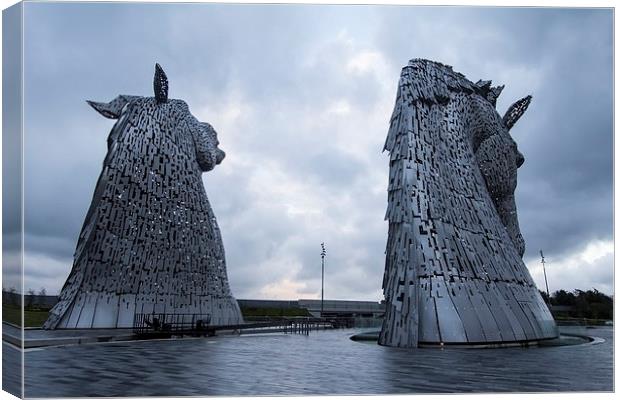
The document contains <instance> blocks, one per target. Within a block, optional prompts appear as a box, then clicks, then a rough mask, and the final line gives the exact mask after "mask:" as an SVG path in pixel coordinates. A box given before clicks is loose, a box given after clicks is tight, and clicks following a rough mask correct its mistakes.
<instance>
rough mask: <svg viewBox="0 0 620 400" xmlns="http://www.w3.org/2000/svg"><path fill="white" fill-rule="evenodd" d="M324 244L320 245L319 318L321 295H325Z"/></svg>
mask: <svg viewBox="0 0 620 400" xmlns="http://www.w3.org/2000/svg"><path fill="white" fill-rule="evenodd" d="M326 254H327V252H326V251H325V243H321V318H323V295H324V293H325V255H326Z"/></svg>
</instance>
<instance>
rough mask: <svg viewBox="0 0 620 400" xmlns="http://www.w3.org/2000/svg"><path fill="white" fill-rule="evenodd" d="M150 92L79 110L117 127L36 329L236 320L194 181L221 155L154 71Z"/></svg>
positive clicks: (218, 242)
mask: <svg viewBox="0 0 620 400" xmlns="http://www.w3.org/2000/svg"><path fill="white" fill-rule="evenodd" d="M153 88H154V96H153V97H141V96H127V95H120V96H118V97H116V98H115V99H114V100H112V101H110V102H108V103H100V102H94V101H88V104H90V105H91V106H92V107H93V108H94V109H95V110H97V111H98V112H99V113H100V114H101V115H103V116H104V117H106V118H110V119H114V120H116V123H115V124H114V126H113V127H112V130H111V132H110V135H109V136H108V143H107V144H108V151H107V155H106V157H105V159H104V162H103V169H102V172H101V175H100V177H99V181H98V182H97V185H96V188H95V193H94V195H93V199H92V202H91V205H90V208H89V210H88V212H87V214H86V218H85V221H84V225H83V227H82V231H81V233H80V236H79V239H78V243H77V247H76V252H75V255H74V263H73V268H72V270H71V273H70V275H69V277H68V279H67V281H66V283H65V285H64V287H63V289H62V291H61V294H60V297H59V302H58V303H57V304H56V306H55V307H54V308H53V309H52V310H51V312H50V317H49V319H48V320H47V321H46V323H45V325H44V327H45V328H57V327H62V328H76V327H77V328H82V327H84V328H97V327H131V326H132V325H133V323H134V321H135V320H136V318H137V316H140V318H142V317H144V316H149V315H153V314H160V315H163V316H164V317H165V318H168V317H170V318H176V319H175V321H176V320H178V318H181V316H183V317H182V318H185V317H188V316H189V318H190V319H191V318H194V319H196V318H199V319H200V320H202V321H203V322H205V321H206V320H209V321H210V323H211V324H237V323H240V322H241V321H242V318H241V313H240V311H239V307H238V305H237V302H236V300H235V299H234V298H233V297H232V294H231V292H230V288H229V284H228V278H227V273H226V262H225V257H224V247H223V244H222V239H221V236H220V232H219V228H218V226H217V222H216V219H215V216H214V214H213V211H212V209H211V206H210V204H209V200H208V198H207V195H206V192H205V188H204V185H203V183H202V178H201V175H202V173H203V172H204V171H210V170H212V169H213V168H214V167H215V166H216V165H218V164H219V163H221V162H222V160H223V159H224V157H225V153H224V152H223V151H222V150H220V149H219V147H218V145H219V142H218V139H217V134H216V132H215V130H214V129H213V127H211V125H209V124H208V123H205V122H200V121H198V120H197V119H196V118H195V117H194V116H193V115H192V114H191V112H190V111H189V108H188V106H187V104H186V103H185V102H184V101H183V100H176V99H169V98H168V79H167V77H166V74H165V73H164V71H163V69H162V68H161V67H160V66H159V64H157V65H156V66H155V76H154V82H153ZM166 316H168V317H166ZM144 318H147V317H144ZM161 322H162V323H163V322H164V321H161Z"/></svg>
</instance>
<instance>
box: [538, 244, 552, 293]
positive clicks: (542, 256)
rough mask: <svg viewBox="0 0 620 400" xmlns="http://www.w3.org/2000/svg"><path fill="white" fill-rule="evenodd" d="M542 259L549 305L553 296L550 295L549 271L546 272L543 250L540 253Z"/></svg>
mask: <svg viewBox="0 0 620 400" xmlns="http://www.w3.org/2000/svg"><path fill="white" fill-rule="evenodd" d="M540 258H541V261H540V263H541V264H542V265H543V274H544V275H545V287H546V288H547V299H548V301H549V303H551V296H550V295H549V285H548V284H547V271H546V270H545V256H544V254H543V251H542V250H541V251H540Z"/></svg>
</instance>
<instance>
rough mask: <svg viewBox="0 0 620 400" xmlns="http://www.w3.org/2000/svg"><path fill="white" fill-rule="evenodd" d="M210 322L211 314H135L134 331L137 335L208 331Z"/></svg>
mask: <svg viewBox="0 0 620 400" xmlns="http://www.w3.org/2000/svg"><path fill="white" fill-rule="evenodd" d="M210 322H211V315H210V314H163V313H152V314H135V315H134V317H133V332H134V333H135V334H137V335H142V334H149V333H163V334H164V333H165V334H184V333H207V332H208V331H209V330H210V329H209V323H210Z"/></svg>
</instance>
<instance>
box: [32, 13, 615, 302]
mask: <svg viewBox="0 0 620 400" xmlns="http://www.w3.org/2000/svg"><path fill="white" fill-rule="evenodd" d="M26 6H27V12H26V24H27V29H26V40H27V46H26V76H27V79H26V110H27V114H26V154H27V159H26V160H25V162H26V171H25V172H26V188H25V190H26V202H25V206H26V210H25V213H26V234H27V237H26V238H27V240H26V242H27V252H30V253H31V254H32V255H33V257H34V258H32V259H33V260H36V261H37V263H41V265H27V266H26V274H27V276H29V277H30V278H31V280H30V281H29V282H32V283H31V285H33V286H34V287H39V286H41V285H47V287H48V288H59V287H60V286H61V285H62V283H63V282H64V279H65V278H66V274H67V273H68V271H69V269H70V266H71V265H70V264H71V262H72V260H71V255H72V254H73V251H74V249H75V241H76V238H77V235H78V234H79V230H80V228H81V225H82V222H83V218H84V215H85V213H86V210H87V208H88V204H89V202H90V200H91V196H92V191H93V189H94V186H95V183H96V180H97V177H98V175H99V172H100V168H101V162H102V160H103V157H104V156H105V151H106V144H105V140H106V137H107V134H108V132H109V129H110V128H111V126H112V122H111V121H109V120H105V119H103V118H101V117H100V116H99V115H97V114H96V113H94V112H93V111H92V110H91V109H90V108H89V107H88V106H87V105H86V104H85V103H84V100H85V99H94V100H101V101H105V100H110V99H112V98H113V97H115V96H116V95H118V94H121V93H123V94H137V95H150V94H151V91H152V73H153V65H154V63H155V62H159V63H160V64H162V65H163V67H164V69H165V70H166V72H167V74H168V77H169V79H170V95H171V97H173V98H182V99H184V100H186V101H187V102H188V104H189V106H190V109H191V110H192V111H193V112H194V113H195V114H197V113H200V117H201V118H203V119H205V120H206V121H209V122H212V123H214V126H215V128H216V130H218V133H219V139H220V142H221V143H222V144H221V146H222V148H223V149H224V150H226V151H227V153H228V155H227V158H226V159H225V160H224V162H223V164H222V165H221V166H219V167H218V168H216V169H215V170H214V171H212V172H209V173H208V174H205V175H204V182H205V185H206V189H207V194H208V196H209V198H210V200H211V204H212V206H213V208H214V211H215V213H216V215H217V217H218V223H219V225H220V228H221V230H222V235H223V240H224V244H225V246H226V256H227V262H228V266H229V267H228V268H229V277H230V281H231V286H232V289H233V292H234V293H235V295H236V296H237V297H240V298H243V297H248V296H249V295H252V296H259V295H260V293H262V290H263V289H264V288H265V287H266V286H267V285H270V284H274V283H276V282H278V281H279V280H280V279H282V278H284V277H287V278H290V279H292V280H293V281H295V282H298V283H301V284H305V285H306V288H305V289H304V292H305V293H318V290H320V257H319V255H318V253H319V252H320V247H319V244H320V243H321V242H322V241H325V242H326V243H327V245H328V264H327V269H328V272H327V273H328V275H327V277H328V280H327V284H326V287H327V294H328V296H330V297H336V298H358V299H363V298H365V299H371V298H375V299H378V297H377V296H378V295H377V293H378V292H379V290H380V289H381V281H382V276H383V267H384V248H385V240H386V237H387V224H386V223H385V222H384V221H383V215H384V212H385V204H386V192H385V190H386V188H387V169H388V161H387V158H386V155H385V154H381V148H382V144H383V140H384V138H385V135H386V133H387V128H388V123H389V117H390V112H391V107H392V105H393V102H394V98H395V93H396V83H397V80H398V76H399V72H400V68H401V66H402V65H404V64H405V63H406V62H407V61H408V60H409V59H410V58H413V57H426V58H432V59H435V60H438V61H442V62H444V63H447V64H451V65H453V66H454V68H455V69H456V70H457V71H460V72H463V73H465V74H466V75H467V76H468V77H469V78H470V79H472V80H474V81H475V80H477V79H479V78H482V79H492V80H493V81H494V82H495V83H496V84H506V85H507V86H506V89H505V91H504V93H503V94H502V96H501V97H500V99H499V102H498V110H500V113H502V112H503V111H504V110H505V109H506V108H507V107H508V105H510V103H511V102H513V101H515V100H517V99H518V98H519V97H522V96H524V95H526V94H529V93H532V94H533V95H534V100H533V103H532V105H531V107H530V109H529V110H528V112H527V113H526V114H525V116H524V117H523V118H522V119H521V120H520V121H519V122H518V124H517V125H516V126H515V128H513V134H514V137H515V140H516V141H517V143H518V145H519V148H520V149H521V151H522V152H523V153H524V155H525V157H526V163H525V164H524V166H523V167H522V169H521V170H520V171H519V174H520V175H519V186H518V188H517V206H518V209H519V216H520V223H521V228H522V231H523V234H524V236H525V239H526V242H527V244H528V248H527V253H526V256H525V258H526V259H527V260H531V259H535V258H536V255H537V251H538V249H539V248H541V247H542V248H544V249H545V252H546V253H548V256H549V257H551V258H554V257H555V258H560V257H563V256H565V255H567V254H571V253H572V252H574V251H576V249H580V248H583V246H584V245H585V244H587V243H588V242H589V241H592V240H597V239H598V240H610V239H611V237H612V222H611V221H612V202H611V199H612V160H613V158H612V157H613V153H612V149H611V148H612V146H611V143H612V125H611V121H612V115H613V114H612V110H611V107H612V97H611V96H612V90H611V81H612V75H611V74H612V69H611V68H612V60H613V58H612V57H613V53H612V22H613V19H612V18H613V13H612V12H611V11H610V10H588V9H581V10H570V9H544V8H532V9H528V8H518V9H509V8H501V9H500V8H464V7H456V8H449V7H441V8H433V7H415V8H414V7H400V6H392V7H381V6H286V5H270V6H266V5H197V4H193V5H191V4H183V5H181V4H173V5H169V4H157V5H155V4H128V3H125V4H108V3H102V4H65V3H54V4H44V3H28V4H27V5H26ZM363 51H370V52H375V53H377V54H379V55H380V57H381V59H380V60H374V61H373V63H378V62H381V63H382V64H381V69H378V68H376V67H378V66H377V65H374V64H373V65H371V67H372V68H370V69H369V70H365V71H357V72H355V73H351V72H350V71H348V70H347V69H346V65H347V63H348V62H349V61H350V60H351V59H352V58H353V57H355V56H356V55H359V54H361V52H363ZM386 85H387V86H389V90H390V92H389V93H386V90H387V89H386ZM340 100H343V101H346V104H347V105H348V107H349V108H350V110H351V112H350V113H348V114H346V113H345V114H343V115H339V116H334V115H331V114H329V112H328V110H329V108H330V107H331V106H333V105H334V104H335V103H337V102H338V101H340ZM228 101H231V102H232V103H235V102H239V103H240V109H239V110H238V112H239V116H237V117H235V116H234V115H233V116H228V115H223V114H226V112H227V111H229V110H227V109H226V107H225V105H226V104H227V103H226V102H228ZM233 114H234V113H233ZM215 121H217V122H218V123H219V124H215ZM377 121H380V122H377ZM270 174H276V175H274V176H278V177H279V176H281V177H282V180H281V181H277V180H276V181H274V179H275V178H274V176H272V175H270ZM270 185H271V186H275V187H268V186H270ZM262 187H264V190H262V191H261V190H260V189H261V188H262ZM261 193H262V195H261ZM268 196H274V197H273V198H269V197H268ZM287 202H289V203H291V204H287ZM306 206H307V208H308V209H306V210H305V213H304V212H302V213H301V214H295V213H291V212H290V209H289V208H290V207H297V208H299V207H306ZM287 207H288V208H287ZM310 208H311V209H312V210H314V211H316V213H315V214H312V213H311V212H310V211H311V210H310ZM315 209H316V210H315ZM302 211H304V210H302ZM314 211H313V212H314ZM43 264H46V265H43ZM596 268H597V269H596V271H592V282H593V284H597V285H598V284H600V285H604V282H605V281H606V279H607V277H608V275H609V271H610V270H611V268H612V266H611V265H610V264H606V263H603V264H601V265H600V266H599V267H596ZM37 282H38V283H37ZM563 282H566V284H573V283H574V281H571V280H569V279H566V280H564V281H563ZM567 289H571V288H570V287H567Z"/></svg>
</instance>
